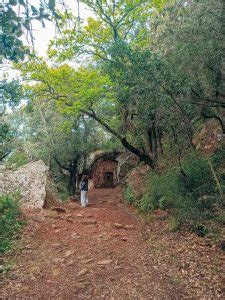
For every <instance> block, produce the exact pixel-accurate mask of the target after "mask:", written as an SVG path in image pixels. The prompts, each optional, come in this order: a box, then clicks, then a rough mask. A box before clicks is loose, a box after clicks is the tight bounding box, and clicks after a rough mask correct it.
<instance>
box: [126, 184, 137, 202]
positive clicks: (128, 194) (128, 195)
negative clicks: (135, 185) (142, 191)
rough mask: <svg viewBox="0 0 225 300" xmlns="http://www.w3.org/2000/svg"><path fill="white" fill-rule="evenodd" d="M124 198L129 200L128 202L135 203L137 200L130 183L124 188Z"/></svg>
mask: <svg viewBox="0 0 225 300" xmlns="http://www.w3.org/2000/svg"><path fill="white" fill-rule="evenodd" d="M124 198H125V199H126V200H127V202H128V203H130V204H134V203H135V201H136V198H135V195H134V194H133V192H132V190H131V188H130V186H129V185H126V187H125V190H124Z"/></svg>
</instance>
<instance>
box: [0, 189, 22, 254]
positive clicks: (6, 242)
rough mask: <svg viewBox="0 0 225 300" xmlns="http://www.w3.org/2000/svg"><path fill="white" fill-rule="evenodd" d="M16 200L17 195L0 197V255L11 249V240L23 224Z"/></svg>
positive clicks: (17, 198)
mask: <svg viewBox="0 0 225 300" xmlns="http://www.w3.org/2000/svg"><path fill="white" fill-rule="evenodd" d="M18 200H19V194H18V193H14V194H10V195H1V196H0V254H4V253H5V252H7V251H9V250H10V249H11V247H12V242H13V240H14V239H15V238H16V237H17V235H18V232H19V230H20V229H21V227H22V226H23V224H24V221H23V220H22V213H21V211H20V209H19V204H18Z"/></svg>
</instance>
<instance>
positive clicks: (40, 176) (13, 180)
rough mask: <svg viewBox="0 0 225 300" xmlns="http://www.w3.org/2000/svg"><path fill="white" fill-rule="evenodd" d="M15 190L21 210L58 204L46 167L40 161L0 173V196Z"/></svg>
mask: <svg viewBox="0 0 225 300" xmlns="http://www.w3.org/2000/svg"><path fill="white" fill-rule="evenodd" d="M16 190H19V191H20V194H21V202H20V204H21V208H29V209H30V208H44V207H45V208H46V207H50V206H52V205H55V204H56V203H57V202H59V200H58V196H57V192H56V189H55V188H54V185H53V183H52V181H51V178H50V175H49V170H48V167H47V166H46V165H45V163H44V162H43V161H42V160H39V161H36V162H31V163H28V164H26V165H24V166H22V167H20V168H19V169H18V170H16V171H12V170H7V171H6V170H5V171H3V172H0V194H3V193H11V192H15V191H16Z"/></svg>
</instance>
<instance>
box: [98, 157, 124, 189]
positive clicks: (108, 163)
mask: <svg viewBox="0 0 225 300" xmlns="http://www.w3.org/2000/svg"><path fill="white" fill-rule="evenodd" d="M106 172H110V173H113V185H114V186H115V185H116V184H117V183H118V180H117V162H116V161H112V160H104V159H101V160H98V161H97V162H96V163H95V166H94V172H93V184H94V186H95V187H104V186H105V173H106Z"/></svg>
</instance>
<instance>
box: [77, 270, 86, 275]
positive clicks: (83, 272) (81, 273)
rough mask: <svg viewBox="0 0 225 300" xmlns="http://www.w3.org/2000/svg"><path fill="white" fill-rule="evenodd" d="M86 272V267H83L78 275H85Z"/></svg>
mask: <svg viewBox="0 0 225 300" xmlns="http://www.w3.org/2000/svg"><path fill="white" fill-rule="evenodd" d="M87 272H88V269H83V270H81V271H80V272H79V273H78V276H82V275H85V274H87Z"/></svg>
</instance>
